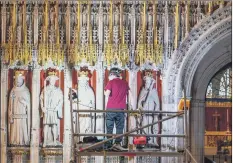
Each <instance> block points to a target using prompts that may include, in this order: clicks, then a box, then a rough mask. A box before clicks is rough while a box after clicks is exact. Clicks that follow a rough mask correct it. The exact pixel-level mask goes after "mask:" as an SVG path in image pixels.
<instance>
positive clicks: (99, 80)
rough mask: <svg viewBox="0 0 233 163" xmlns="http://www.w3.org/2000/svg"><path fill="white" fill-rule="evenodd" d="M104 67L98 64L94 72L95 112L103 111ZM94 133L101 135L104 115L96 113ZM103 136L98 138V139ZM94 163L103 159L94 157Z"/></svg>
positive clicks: (101, 161) (103, 126)
mask: <svg viewBox="0 0 233 163" xmlns="http://www.w3.org/2000/svg"><path fill="white" fill-rule="evenodd" d="M104 71H105V70H104V67H103V65H102V63H101V62H99V63H98V66H97V70H96V110H104ZM95 124H96V133H99V134H103V133H105V132H104V128H105V124H104V113H96V122H95ZM101 138H103V136H98V139H101ZM95 161H96V162H99V163H103V162H104V157H102V156H96V157H95Z"/></svg>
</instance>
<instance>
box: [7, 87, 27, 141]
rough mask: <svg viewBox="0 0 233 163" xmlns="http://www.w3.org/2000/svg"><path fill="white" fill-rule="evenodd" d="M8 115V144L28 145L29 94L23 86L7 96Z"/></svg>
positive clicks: (13, 89)
mask: <svg viewBox="0 0 233 163" xmlns="http://www.w3.org/2000/svg"><path fill="white" fill-rule="evenodd" d="M8 115H9V119H8V120H9V121H8V122H9V126H8V129H9V144H12V145H29V143H30V127H31V124H30V121H31V101H30V92H29V90H28V88H27V87H26V86H25V84H23V85H22V86H21V87H17V86H14V87H13V88H12V90H11V92H10V96H9V107H8Z"/></svg>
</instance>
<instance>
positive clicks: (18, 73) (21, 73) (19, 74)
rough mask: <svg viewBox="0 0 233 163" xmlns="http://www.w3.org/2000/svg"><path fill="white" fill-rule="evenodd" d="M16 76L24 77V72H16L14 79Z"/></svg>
mask: <svg viewBox="0 0 233 163" xmlns="http://www.w3.org/2000/svg"><path fill="white" fill-rule="evenodd" d="M17 76H24V71H20V70H16V71H15V77H17Z"/></svg>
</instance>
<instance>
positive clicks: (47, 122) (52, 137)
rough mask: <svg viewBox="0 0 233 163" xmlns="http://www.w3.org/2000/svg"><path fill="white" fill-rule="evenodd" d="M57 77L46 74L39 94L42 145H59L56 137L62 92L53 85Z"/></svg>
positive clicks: (60, 114)
mask: <svg viewBox="0 0 233 163" xmlns="http://www.w3.org/2000/svg"><path fill="white" fill-rule="evenodd" d="M58 79H59V78H58V77H57V76H55V75H51V76H48V77H47V78H46V79H45V82H44V83H45V84H44V85H45V87H44V89H43V90H42V92H41V95H40V104H41V110H42V112H43V113H42V116H43V127H44V128H43V133H44V143H43V146H44V147H46V146H47V145H50V146H56V145H61V143H60V142H59V141H58V140H57V139H58V124H59V119H61V118H62V106H63V94H62V91H61V89H60V88H59V87H56V86H55V82H56V80H58ZM47 80H48V81H49V85H48V86H46V81H47Z"/></svg>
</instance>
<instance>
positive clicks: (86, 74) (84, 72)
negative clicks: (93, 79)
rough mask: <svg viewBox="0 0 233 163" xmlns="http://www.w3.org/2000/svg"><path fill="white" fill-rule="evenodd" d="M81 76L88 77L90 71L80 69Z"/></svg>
mask: <svg viewBox="0 0 233 163" xmlns="http://www.w3.org/2000/svg"><path fill="white" fill-rule="evenodd" d="M79 76H80V77H81V76H82V77H87V76H88V71H79Z"/></svg>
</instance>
